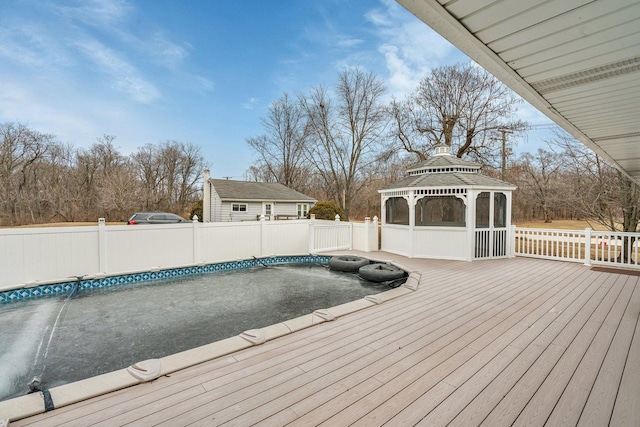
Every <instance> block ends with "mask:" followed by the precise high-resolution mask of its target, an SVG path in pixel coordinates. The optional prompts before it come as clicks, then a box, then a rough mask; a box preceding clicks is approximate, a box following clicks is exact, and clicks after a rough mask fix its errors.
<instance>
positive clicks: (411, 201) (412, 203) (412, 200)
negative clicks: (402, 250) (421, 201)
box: [407, 190, 416, 258]
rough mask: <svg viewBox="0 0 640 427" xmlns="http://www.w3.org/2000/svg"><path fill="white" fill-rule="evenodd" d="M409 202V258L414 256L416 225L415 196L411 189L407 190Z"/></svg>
mask: <svg viewBox="0 0 640 427" xmlns="http://www.w3.org/2000/svg"><path fill="white" fill-rule="evenodd" d="M407 203H408V204H409V258H413V256H414V253H413V252H414V244H413V239H414V229H415V227H416V196H415V193H414V191H413V190H409V198H408V199H407Z"/></svg>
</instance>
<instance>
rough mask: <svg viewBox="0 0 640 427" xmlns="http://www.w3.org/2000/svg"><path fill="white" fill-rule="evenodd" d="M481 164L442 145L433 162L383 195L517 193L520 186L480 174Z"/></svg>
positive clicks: (420, 166)
mask: <svg viewBox="0 0 640 427" xmlns="http://www.w3.org/2000/svg"><path fill="white" fill-rule="evenodd" d="M480 168H481V165H480V164H478V163H474V162H470V161H468V160H463V159H460V158H458V157H454V156H452V155H451V153H450V151H449V147H448V146H446V145H444V144H440V145H438V146H436V148H435V155H434V156H433V157H431V158H430V159H427V160H425V161H423V162H420V163H418V164H417V165H415V166H413V167H411V168H409V169H408V170H407V173H408V174H409V176H407V177H405V178H403V179H401V180H399V181H396V182H394V183H391V184H388V185H386V186H384V187H382V188H381V189H380V190H378V191H379V192H381V193H382V192H386V191H391V190H398V189H402V188H406V189H410V188H452V187H455V188H469V187H480V188H491V189H501V190H510V191H512V190H515V189H516V186H515V185H513V184H509V183H508V182H504V181H501V180H499V179H495V178H491V177H488V176H486V175H482V174H480V173H479V172H480Z"/></svg>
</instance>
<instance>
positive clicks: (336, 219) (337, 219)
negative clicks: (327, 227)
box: [335, 214, 340, 222]
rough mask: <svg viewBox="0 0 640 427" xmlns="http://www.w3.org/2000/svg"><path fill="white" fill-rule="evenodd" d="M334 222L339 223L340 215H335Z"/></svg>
mask: <svg viewBox="0 0 640 427" xmlns="http://www.w3.org/2000/svg"><path fill="white" fill-rule="evenodd" d="M335 221H336V222H340V215H338V214H336V217H335Z"/></svg>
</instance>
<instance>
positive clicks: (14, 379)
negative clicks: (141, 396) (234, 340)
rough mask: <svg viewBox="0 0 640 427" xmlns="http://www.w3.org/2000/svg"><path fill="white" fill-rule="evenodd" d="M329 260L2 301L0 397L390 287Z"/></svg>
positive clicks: (88, 286) (252, 265) (258, 266)
mask: <svg viewBox="0 0 640 427" xmlns="http://www.w3.org/2000/svg"><path fill="white" fill-rule="evenodd" d="M323 260H324V259H323V258H318V259H317V260H316V262H311V263H309V262H288V263H281V264H271V265H269V264H265V265H262V263H259V262H252V263H248V264H246V265H249V267H248V268H244V269H240V270H226V269H220V270H216V271H213V272H210V273H202V274H194V275H190V276H183V277H169V278H164V279H157V280H154V281H146V282H145V281H142V282H135V281H131V282H127V280H113V279H111V280H109V279H107V280H106V282H105V283H118V285H117V286H108V287H96V288H92V287H91V283H86V284H85V285H83V286H81V289H80V290H79V292H78V294H77V295H76V296H75V297H74V298H71V299H68V298H66V296H67V294H68V292H60V293H59V294H58V295H57V296H54V297H48V298H25V299H21V300H19V301H16V302H11V303H8V304H2V305H0V322H2V324H3V326H4V328H3V329H4V332H3V334H2V335H1V336H0V371H1V372H2V373H3V374H2V376H0V378H2V379H1V380H0V400H5V399H9V398H12V397H16V396H20V395H23V394H25V393H27V392H28V391H29V388H28V384H29V382H31V381H32V379H33V378H34V377H38V378H39V379H40V380H41V382H42V383H43V384H45V385H46V386H47V387H49V388H51V387H56V386H59V385H62V384H65V383H69V382H74V381H78V380H81V379H84V378H88V377H92V376H95V375H99V374H102V373H105V372H110V371H113V370H117V369H122V368H125V367H127V366H130V365H132V364H135V363H136V362H139V361H141V360H147V359H153V358H160V357H164V356H167V355H170V354H175V353H178V352H181V351H184V350H188V349H191V348H195V347H198V346H201V345H205V344H208V343H211V342H214V341H218V340H221V339H224V338H228V337H231V336H234V335H238V334H240V333H242V332H243V331H246V330H249V329H255V328H262V327H265V326H268V325H273V324H276V323H278V322H282V321H285V320H288V319H293V318H296V317H298V316H302V315H305V314H309V313H312V312H314V310H317V309H322V308H327V307H333V306H336V305H339V304H342V303H345V302H349V301H354V300H357V299H359V298H362V297H364V296H366V295H371V294H377V293H379V292H382V291H385V290H388V289H389V287H388V285H387V284H384V283H371V282H366V281H363V280H361V279H360V278H359V277H358V276H356V275H354V274H345V273H339V272H334V271H330V270H328V269H327V268H326V267H324V266H323V265H322V262H321V261H323ZM324 261H326V260H324ZM160 276H163V277H164V276H170V275H160ZM119 282H122V283H119Z"/></svg>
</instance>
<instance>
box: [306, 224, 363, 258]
mask: <svg viewBox="0 0 640 427" xmlns="http://www.w3.org/2000/svg"><path fill="white" fill-rule="evenodd" d="M310 230H311V232H310V235H311V236H310V247H309V249H310V252H312V253H316V252H323V251H335V250H342V249H351V232H352V227H351V223H349V222H340V221H322V220H314V221H313V222H312V224H311V228H310Z"/></svg>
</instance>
